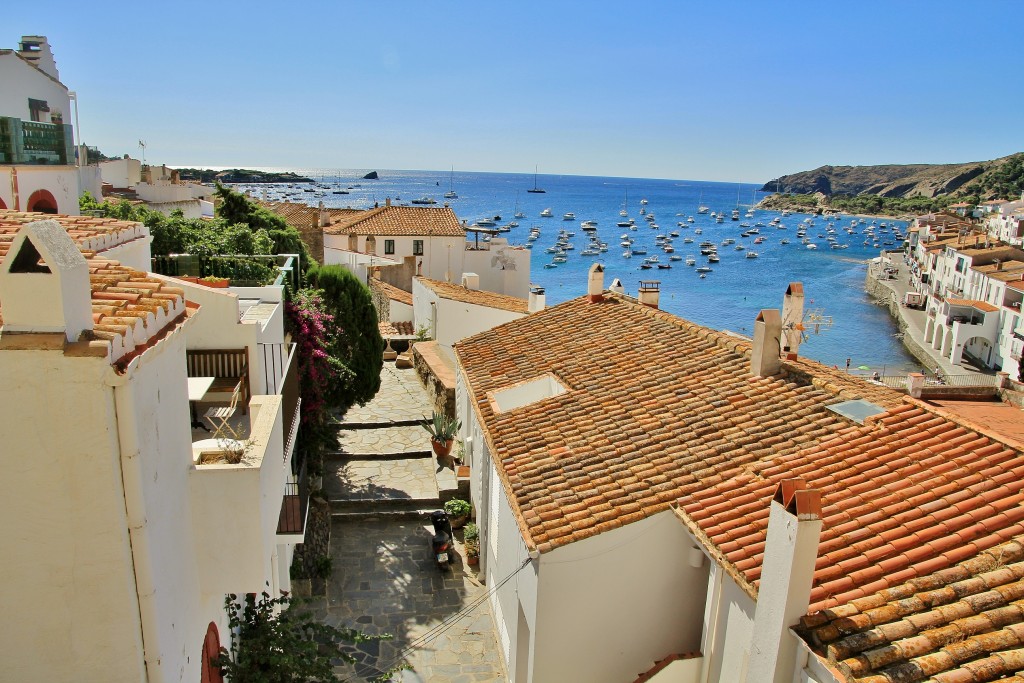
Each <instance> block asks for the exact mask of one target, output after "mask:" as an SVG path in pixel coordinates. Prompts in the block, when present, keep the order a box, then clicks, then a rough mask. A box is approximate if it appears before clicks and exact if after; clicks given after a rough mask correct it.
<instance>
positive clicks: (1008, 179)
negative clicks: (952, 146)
mask: <svg viewBox="0 0 1024 683" xmlns="http://www.w3.org/2000/svg"><path fill="white" fill-rule="evenodd" d="M1022 189H1024V153H1019V154H1012V155H1010V156H1007V157H1002V158H1001V159H995V160H993V161H976V162H971V163H967V164H907V165H886V166H822V167H821V168H816V169H814V170H813V171H803V172H801V173H793V174H791V175H784V176H782V177H780V178H775V179H773V180H770V181H768V182H767V183H765V184H764V187H762V188H761V190H762V191H763V192H781V193H785V194H814V193H821V194H823V195H825V196H827V197H831V196H833V195H875V196H878V197H894V198H897V197H898V198H910V197H939V196H942V195H968V194H971V195H977V196H978V197H979V198H980V199H996V198H1006V197H1016V196H1019V195H1020V192H1021V190H1022Z"/></svg>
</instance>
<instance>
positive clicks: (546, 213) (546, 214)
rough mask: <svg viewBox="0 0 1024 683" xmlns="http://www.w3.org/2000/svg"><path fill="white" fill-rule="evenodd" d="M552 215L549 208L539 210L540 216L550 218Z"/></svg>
mask: <svg viewBox="0 0 1024 683" xmlns="http://www.w3.org/2000/svg"><path fill="white" fill-rule="evenodd" d="M553 215H554V214H553V213H551V209H544V210H543V211H541V212H540V216H541V218H551V216H553Z"/></svg>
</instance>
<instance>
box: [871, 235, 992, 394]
mask: <svg viewBox="0 0 1024 683" xmlns="http://www.w3.org/2000/svg"><path fill="white" fill-rule="evenodd" d="M887 257H888V258H887ZM885 268H895V269H896V276H895V277H894V278H892V279H888V278H886V277H885V276H884V269H885ZM909 273H910V270H909V268H908V267H907V265H906V264H905V263H904V262H903V252H901V251H900V252H884V254H883V257H882V260H881V261H878V262H869V263H868V271H867V274H866V275H865V276H864V291H865V292H867V294H868V296H870V297H871V298H872V299H874V300H875V301H876V302H877V303H878V304H879V305H882V306H885V307H886V308H887V309H888V310H889V314H890V315H891V316H892V318H893V320H895V322H896V326H897V327H898V328H899V330H900V333H901V334H902V335H903V337H902V338H901V341H902V342H903V346H904V347H905V348H906V349H907V351H908V352H909V353H910V355H911V356H913V357H914V358H916V359H917V360H918V362H920V364H921V365H922V366H923V372H925V373H926V374H931V373H932V371H933V370H934V369H935V368H941V370H942V372H943V374H945V375H946V376H947V377H949V376H954V375H968V374H991V373H989V372H982V371H979V370H976V369H975V368H973V367H970V366H968V365H953V364H952V363H950V362H949V360H948V359H946V358H943V357H942V356H941V355H939V354H937V353H936V352H935V351H934V350H933V349H931V348H930V347H929V345H928V344H927V343H926V342H925V341H924V328H925V322H926V320H927V317H928V316H927V313H925V312H924V311H923V310H916V309H910V308H907V307H905V306H902V305H901V303H900V302H901V301H902V300H903V295H904V294H905V293H906V292H908V291H913V290H911V288H910V286H909V285H908V283H907V278H908V276H909Z"/></svg>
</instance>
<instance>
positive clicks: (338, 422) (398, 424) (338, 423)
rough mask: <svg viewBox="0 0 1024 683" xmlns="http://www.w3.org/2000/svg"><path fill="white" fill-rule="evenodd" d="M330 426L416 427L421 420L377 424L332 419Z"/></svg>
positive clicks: (421, 422)
mask: <svg viewBox="0 0 1024 683" xmlns="http://www.w3.org/2000/svg"><path fill="white" fill-rule="evenodd" d="M330 424H331V425H332V426H334V427H338V428H339V429H380V428H382V427H418V426H420V425H421V424H423V419H422V418H421V419H418V420H382V421H379V422H345V421H344V420H338V419H332V420H331V422H330Z"/></svg>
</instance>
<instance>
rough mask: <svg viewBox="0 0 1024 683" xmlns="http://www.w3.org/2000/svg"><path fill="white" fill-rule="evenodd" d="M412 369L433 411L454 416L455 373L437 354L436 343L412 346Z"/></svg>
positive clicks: (420, 343) (422, 343) (418, 343)
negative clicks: (414, 370) (428, 398)
mask: <svg viewBox="0 0 1024 683" xmlns="http://www.w3.org/2000/svg"><path fill="white" fill-rule="evenodd" d="M413 367H414V368H415V369H416V374H417V375H418V376H419V378H420V382H422V383H423V386H424V387H425V388H426V390H427V395H428V396H430V402H431V404H432V406H433V409H434V410H435V411H437V412H439V413H444V414H445V415H449V416H452V417H454V416H455V414H456V413H455V373H454V371H453V370H452V369H451V368H449V367H448V366H447V364H446V363H445V362H444V360H443V358H442V357H441V356H440V354H439V353H438V352H437V342H417V343H416V344H415V345H414V346H413Z"/></svg>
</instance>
